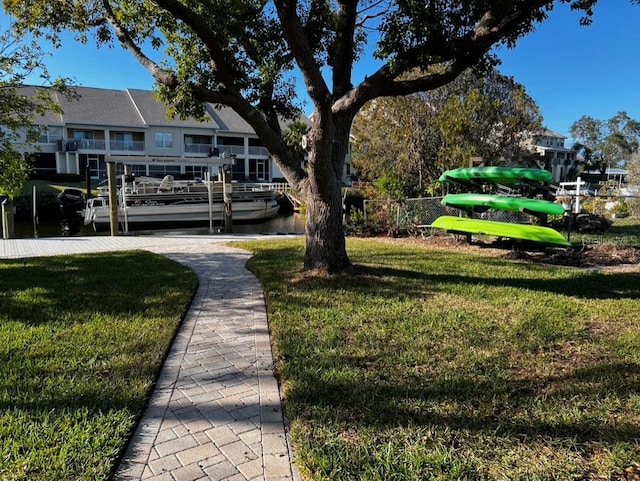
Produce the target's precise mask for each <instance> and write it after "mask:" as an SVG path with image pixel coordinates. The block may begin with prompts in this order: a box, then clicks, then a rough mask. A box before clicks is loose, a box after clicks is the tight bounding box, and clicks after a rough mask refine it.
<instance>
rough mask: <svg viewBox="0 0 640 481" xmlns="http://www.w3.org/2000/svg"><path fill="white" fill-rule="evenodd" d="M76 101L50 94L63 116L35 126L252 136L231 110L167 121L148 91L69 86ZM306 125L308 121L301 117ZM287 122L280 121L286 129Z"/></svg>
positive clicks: (210, 107)
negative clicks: (170, 129)
mask: <svg viewBox="0 0 640 481" xmlns="http://www.w3.org/2000/svg"><path fill="white" fill-rule="evenodd" d="M41 88H42V87H29V86H25V87H22V88H21V91H24V92H25V95H35V92H36V91H37V90H38V89H41ZM73 90H74V91H75V93H76V94H77V98H74V97H67V96H65V95H63V94H58V93H52V94H51V95H52V96H54V98H55V100H56V101H57V102H58V103H59V104H60V106H61V107H62V110H63V112H64V113H63V114H62V115H60V114H56V113H52V112H48V113H46V114H45V115H44V116H42V117H41V118H39V119H36V121H35V123H37V124H40V125H73V124H75V125H100V126H105V127H108V126H113V127H132V128H146V127H149V126H162V127H190V128H204V129H214V130H218V131H221V132H229V133H238V134H253V133H255V132H254V130H253V128H251V126H250V125H249V124H248V123H247V122H246V121H245V120H244V119H243V118H242V117H240V115H238V113H236V112H235V111H234V110H233V109H232V108H230V107H225V106H214V105H213V104H207V106H206V110H205V111H206V115H207V118H206V119H205V120H204V121H199V120H198V119H195V118H187V119H181V118H179V117H175V118H169V117H168V116H167V110H168V107H167V106H166V105H165V104H163V103H162V102H160V101H159V100H157V99H156V98H155V95H154V93H153V92H151V91H149V90H138V89H127V90H114V89H101V88H93V87H73ZM300 120H302V121H304V122H305V123H307V124H309V125H310V124H311V121H310V120H309V119H308V118H307V117H305V116H302V117H301V119H300ZM289 123H291V121H281V122H280V124H281V127H282V129H283V130H284V129H286V128H287V126H288V125H289Z"/></svg>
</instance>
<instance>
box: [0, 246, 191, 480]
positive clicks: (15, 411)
mask: <svg viewBox="0 0 640 481" xmlns="http://www.w3.org/2000/svg"><path fill="white" fill-rule="evenodd" d="M196 285H197V280H196V277H195V275H194V274H193V272H192V271H190V270H189V269H187V268H185V267H183V266H181V265H179V264H177V263H174V262H172V261H170V260H168V259H166V258H164V257H162V256H157V255H153V254H150V253H146V252H127V253H120V252H119V253H106V254H91V255H82V256H65V257H47V258H36V259H25V260H3V261H0V479H2V480H25V481H26V480H28V481H54V480H55V481H58V480H60V481H62V480H64V481H68V480H74V481H75V480H106V479H108V477H109V474H110V472H111V470H112V469H113V468H114V465H115V464H114V463H115V461H116V460H117V457H118V456H119V455H120V453H121V451H122V449H123V447H124V446H125V442H126V440H127V437H128V435H129V434H130V432H131V430H132V429H133V428H134V426H135V422H136V420H137V418H138V417H139V416H140V414H141V413H142V410H143V408H144V406H145V402H146V399H147V397H148V395H149V394H150V390H151V388H152V385H153V383H154V381H155V379H156V376H157V373H158V369H159V366H160V364H161V361H162V359H163V358H164V355H165V352H166V351H167V348H168V346H169V345H170V342H171V340H172V338H173V335H174V333H175V331H176V329H177V326H178V325H179V322H180V320H181V317H182V315H183V314H184V312H185V310H186V308H187V307H188V304H189V301H190V299H191V297H192V295H193V293H194V292H195V288H196Z"/></svg>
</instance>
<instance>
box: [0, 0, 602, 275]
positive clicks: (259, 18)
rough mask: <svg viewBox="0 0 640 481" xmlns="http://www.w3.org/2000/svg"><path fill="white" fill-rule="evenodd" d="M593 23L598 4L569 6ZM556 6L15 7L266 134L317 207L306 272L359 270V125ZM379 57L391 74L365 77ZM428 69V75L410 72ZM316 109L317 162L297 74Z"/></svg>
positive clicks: (62, 1)
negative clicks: (117, 53) (366, 66)
mask: <svg viewBox="0 0 640 481" xmlns="http://www.w3.org/2000/svg"><path fill="white" fill-rule="evenodd" d="M560 1H561V2H562V3H569V4H571V5H572V7H573V8H575V9H580V10H582V11H583V12H584V14H585V18H586V19H588V17H589V15H590V14H591V10H590V9H591V7H592V6H593V5H594V4H595V3H596V2H597V0H560ZM556 3H557V2H554V1H553V0H425V1H407V0H335V1H328V0H213V1H212V0H207V1H204V0H102V1H97V2H95V1H79V0H57V1H56V2H51V1H49V0H4V5H5V8H6V10H7V11H8V12H10V13H11V14H13V15H14V16H15V17H16V19H17V23H16V27H17V29H18V31H19V32H23V31H27V30H29V31H31V32H33V33H34V34H36V35H41V36H46V38H48V39H49V40H50V41H52V42H54V44H55V43H56V42H58V41H59V34H60V32H62V31H64V30H70V31H72V32H75V33H76V35H77V37H78V39H79V40H80V41H86V40H87V38H88V37H89V36H91V35H93V37H94V38H95V39H96V41H97V42H98V44H111V43H113V42H118V43H120V44H121V45H122V46H124V47H125V48H126V49H127V50H129V51H130V52H131V54H132V55H133V56H134V57H135V58H136V59H137V60H138V61H139V62H140V63H141V64H142V65H143V66H144V67H146V68H147V69H148V70H149V72H150V73H151V75H153V77H154V79H155V81H156V88H157V90H158V92H159V95H160V97H161V98H162V99H163V100H165V101H166V102H168V103H170V104H172V105H173V106H174V108H175V111H176V112H177V113H179V114H184V115H193V114H198V113H201V112H202V104H201V102H203V101H207V102H212V103H214V104H224V105H227V106H229V107H231V108H233V109H234V110H235V111H236V112H238V114H239V115H241V116H242V117H243V118H244V119H245V120H246V121H247V122H248V123H249V124H250V125H251V127H252V128H253V129H254V131H255V132H256V133H257V135H258V136H259V137H260V139H261V141H262V143H263V144H264V145H265V147H267V149H268V150H269V152H270V154H271V155H272V157H273V158H274V159H275V161H276V162H277V163H278V165H279V167H280V169H281V170H282V172H283V174H284V175H285V177H286V178H287V180H288V181H289V183H291V184H292V185H293V186H294V187H295V188H296V189H297V190H298V191H299V193H300V195H301V196H302V197H303V198H304V201H305V203H306V206H307V222H306V240H307V242H306V251H305V252H306V254H305V268H306V269H320V270H323V271H328V272H345V271H350V270H351V269H352V266H351V263H350V261H349V258H348V255H347V252H346V247H345V242H344V231H343V226H342V197H341V192H340V187H341V180H342V173H343V165H344V159H345V156H346V154H347V152H348V144H349V133H350V128H351V123H352V121H353V118H354V117H355V115H356V114H357V112H358V111H359V110H360V109H361V108H362V107H363V106H364V105H365V104H366V103H367V102H369V101H371V100H373V99H375V98H378V97H393V96H403V95H409V94H413V93H416V92H421V91H429V90H433V89H435V88H437V87H440V86H442V85H445V84H447V83H449V82H451V81H452V80H454V79H455V78H456V77H457V76H458V75H460V74H461V73H462V72H464V71H465V70H466V69H467V68H469V67H472V66H479V65H490V64H492V63H494V62H495V59H494V58H493V57H492V55H491V49H492V48H493V47H494V46H496V45H499V44H506V45H508V46H514V45H515V43H516V41H517V39H518V38H519V37H521V36H523V35H525V34H527V33H529V32H531V31H532V30H533V29H534V27H535V25H536V24H537V23H538V22H541V21H543V20H545V19H546V18H547V16H548V14H549V13H550V12H551V10H552V9H553V8H554V5H555V4H556ZM365 52H373V56H374V57H375V58H376V59H377V61H378V62H379V65H380V66H379V67H376V69H375V70H374V71H371V72H369V74H368V75H367V76H366V77H364V78H363V79H359V78H354V63H355V61H356V60H357V59H359V58H360V57H361V56H363V55H365ZM414 69H420V71H421V72H423V74H422V75H420V76H417V77H414V78H410V79H409V78H406V76H405V74H406V73H408V72H411V71H413V70H414ZM298 74H299V76H300V77H301V78H302V80H303V82H304V84H305V87H306V91H307V93H308V96H309V98H310V99H311V103H312V106H313V125H312V127H311V129H310V131H309V133H308V135H307V139H308V143H307V144H308V147H307V149H308V150H307V152H308V158H309V162H308V166H307V169H306V170H305V169H303V168H302V166H301V165H300V163H299V162H298V161H297V159H296V156H295V154H294V153H293V152H292V151H291V149H289V148H288V146H287V143H286V142H285V139H284V136H283V132H282V131H281V127H280V123H279V120H280V119H281V118H282V117H285V118H288V119H293V118H295V117H296V115H297V114H298V112H299V107H300V106H299V103H297V102H296V100H295V78H296V75H298Z"/></svg>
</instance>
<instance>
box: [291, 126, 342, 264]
mask: <svg viewBox="0 0 640 481" xmlns="http://www.w3.org/2000/svg"><path fill="white" fill-rule="evenodd" d="M329 116H330V114H329V115H325V116H324V117H322V120H323V121H319V120H316V122H317V123H316V125H315V126H314V128H313V129H312V132H311V133H310V137H311V142H312V145H313V148H312V150H311V152H310V153H309V178H308V179H307V182H308V183H307V184H306V186H305V187H306V188H305V189H304V193H303V195H304V199H305V204H306V209H307V220H306V229H305V230H306V249H305V257H304V269H305V270H320V271H323V272H326V273H328V274H341V273H345V274H352V273H353V265H352V264H351V261H350V260H349V256H348V255H347V249H346V243H345V238H344V227H343V205H342V190H341V186H342V169H343V165H344V158H345V155H346V153H347V149H348V142H349V127H350V122H349V119H348V118H346V117H345V118H344V119H337V120H338V121H336V119H335V118H329V120H327V117H329ZM316 117H321V116H320V115H317V116H316Z"/></svg>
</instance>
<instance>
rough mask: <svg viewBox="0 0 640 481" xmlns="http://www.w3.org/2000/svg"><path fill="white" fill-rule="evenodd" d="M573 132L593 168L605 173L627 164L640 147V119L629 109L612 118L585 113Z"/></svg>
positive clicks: (582, 152)
mask: <svg viewBox="0 0 640 481" xmlns="http://www.w3.org/2000/svg"><path fill="white" fill-rule="evenodd" d="M571 136H572V137H573V139H574V140H575V141H576V145H575V146H574V148H575V149H576V150H578V151H579V152H580V153H581V155H582V157H583V159H584V163H585V167H586V168H587V169H590V170H599V171H600V172H602V173H604V172H605V171H606V169H607V167H623V166H624V165H625V163H626V162H627V161H629V160H630V159H631V157H632V155H633V154H634V153H637V152H638V148H639V147H640V122H639V121H637V120H634V119H632V118H631V117H629V115H628V114H627V113H626V112H618V113H617V114H616V115H614V116H613V117H611V118H610V119H608V120H598V119H594V118H593V117H590V116H587V115H584V116H582V117H581V118H580V119H578V120H576V121H575V122H574V123H573V124H572V125H571Z"/></svg>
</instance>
